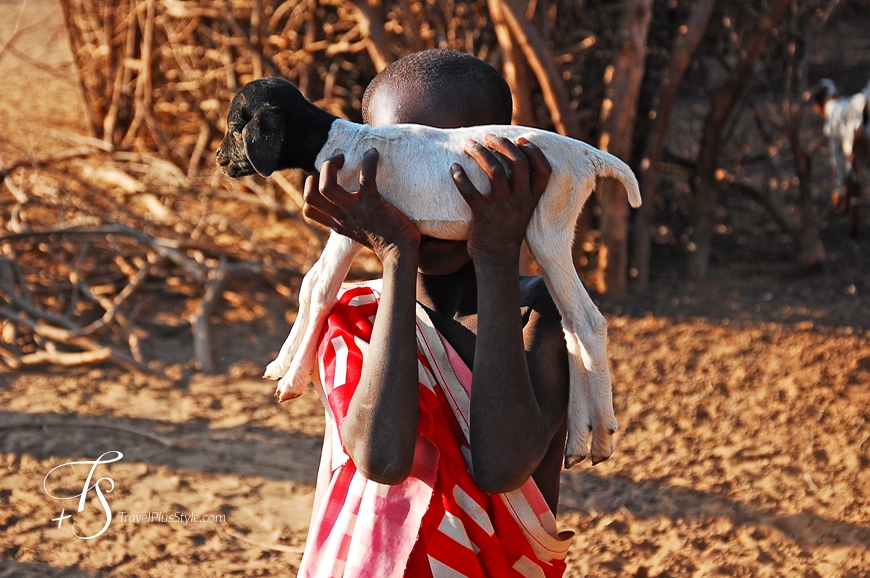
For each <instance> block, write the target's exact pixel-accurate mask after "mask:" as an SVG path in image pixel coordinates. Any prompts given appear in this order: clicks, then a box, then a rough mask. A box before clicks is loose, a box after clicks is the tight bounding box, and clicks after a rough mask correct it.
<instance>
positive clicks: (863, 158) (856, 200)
mask: <svg viewBox="0 0 870 578" xmlns="http://www.w3.org/2000/svg"><path fill="white" fill-rule="evenodd" d="M811 98H812V100H813V108H814V110H815V111H816V112H817V113H818V114H820V115H821V116H822V117H823V118H824V119H825V124H824V132H825V136H827V137H828V139H829V142H828V149H829V151H830V154H831V164H832V165H833V168H834V171H835V176H836V186H835V188H834V191H833V193H832V194H831V201H832V202H833V204H834V207H836V208H837V209H838V210H839V211H840V212H842V213H849V214H850V217H851V234H852V236H853V237H857V236H858V225H859V224H860V220H861V213H860V208H861V171H862V170H863V168H864V166H865V165H866V164H867V163H868V161H870V82H868V83H867V86H866V87H865V88H864V90H863V91H862V92H859V93H857V94H854V95H852V96H840V91H839V89H838V88H837V86H836V85H835V84H834V82H833V81H832V80H830V79H827V78H825V79H823V80H821V81H819V83H818V84H817V85H816V88H815V89H814V90H813V92H812V94H811Z"/></svg>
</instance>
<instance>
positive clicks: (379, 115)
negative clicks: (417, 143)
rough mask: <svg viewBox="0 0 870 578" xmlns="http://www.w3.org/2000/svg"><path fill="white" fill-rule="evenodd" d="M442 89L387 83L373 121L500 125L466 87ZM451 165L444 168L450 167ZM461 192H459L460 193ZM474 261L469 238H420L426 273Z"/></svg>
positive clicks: (374, 105)
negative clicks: (422, 89)
mask: <svg viewBox="0 0 870 578" xmlns="http://www.w3.org/2000/svg"><path fill="white" fill-rule="evenodd" d="M452 88H453V89H454V90H452V91H450V92H449V93H448V91H446V90H445V91H441V93H439V94H421V92H420V90H419V89H417V88H416V87H413V86H397V85H390V84H388V83H385V84H384V85H381V86H380V87H378V89H377V91H376V92H375V93H374V94H373V95H372V99H371V102H370V104H369V111H370V118H369V119H368V121H369V124H371V125H372V126H382V125H386V124H405V123H412V124H422V125H427V126H434V127H436V128H460V127H463V126H476V125H485V124H497V123H498V120H497V117H496V115H495V114H493V113H492V112H491V111H489V110H481V109H485V107H484V106H480V105H477V106H475V98H472V97H470V95H467V94H466V95H464V96H465V97H466V98H463V94H462V92H463V91H462V90H461V89H458V90H457V89H456V88H457V87H452ZM449 168H450V167H444V170H445V171H447V170H449ZM457 194H459V193H457ZM469 261H471V257H469V255H468V244H467V243H466V242H465V241H444V240H441V239H435V238H432V237H427V236H423V238H422V239H421V241H420V263H419V267H418V269H419V271H420V272H421V273H423V274H426V275H447V274H449V273H454V272H456V271H458V270H459V269H461V268H462V267H464V266H465V265H466V264H468V262H469Z"/></svg>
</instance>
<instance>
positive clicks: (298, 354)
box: [266, 232, 362, 401]
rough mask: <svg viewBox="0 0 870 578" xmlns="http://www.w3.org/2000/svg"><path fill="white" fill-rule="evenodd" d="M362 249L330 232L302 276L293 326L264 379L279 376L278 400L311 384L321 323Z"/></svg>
mask: <svg viewBox="0 0 870 578" xmlns="http://www.w3.org/2000/svg"><path fill="white" fill-rule="evenodd" d="M361 248H362V245H360V244H359V243H357V242H355V241H353V240H351V239H349V238H347V237H344V236H342V235H339V234H338V233H335V232H332V233H331V234H330V236H329V240H328V241H327V242H326V246H325V247H324V248H323V254H322V255H321V256H320V259H318V260H317V263H315V264H314V266H312V267H311V269H310V270H309V271H308V273H306V274H305V278H304V279H303V280H302V287H301V288H300V290H299V313H298V314H297V317H296V323H294V324H293V329H292V330H291V332H290V336H289V337H288V338H287V341H286V342H285V343H284V346H283V347H282V348H281V353H280V354H279V355H278V357H277V358H276V359H275V361H273V362H272V363H270V364H269V367H267V369H266V377H270V378H273V379H274V378H277V377H280V381H279V382H278V387H277V389H276V391H275V395H277V396H278V399H279V400H280V401H286V400H288V399H293V398H295V397H299V396H300V395H301V394H302V391H303V390H304V388H305V386H306V385H307V384H308V382H309V381H310V379H311V374H312V373H313V371H314V364H315V360H316V355H317V338H318V336H319V335H320V330H321V328H322V326H323V322H324V320H325V319H326V316H327V315H328V314H329V311H330V310H331V309H332V306H333V305H334V304H335V299H336V296H337V295H338V290H339V288H340V287H341V283H342V281H344V278H345V277H346V276H347V272H348V271H349V270H350V266H351V264H353V259H354V257H356V255H357V253H359V251H360V249H361ZM282 370H284V371H283V372H282ZM282 376H283V377H282Z"/></svg>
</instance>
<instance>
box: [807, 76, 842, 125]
mask: <svg viewBox="0 0 870 578" xmlns="http://www.w3.org/2000/svg"><path fill="white" fill-rule="evenodd" d="M839 97H840V90H839V89H838V88H837V85H836V84H834V81H833V80H830V79H828V78H823V79H822V80H820V81H819V82H818V83H817V84H816V85H815V86H814V87H813V88H812V89H810V91H809V92H807V93H806V94H805V96H804V99H805V100H809V101H811V102H812V103H813V110H814V111H815V112H816V113H817V114H820V115H822V116H825V105H826V104H827V103H828V101H829V100H831V99H834V98H839Z"/></svg>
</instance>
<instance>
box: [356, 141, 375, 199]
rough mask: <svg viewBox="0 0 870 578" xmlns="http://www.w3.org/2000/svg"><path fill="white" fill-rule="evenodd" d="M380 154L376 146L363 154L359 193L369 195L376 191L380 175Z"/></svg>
mask: <svg viewBox="0 0 870 578" xmlns="http://www.w3.org/2000/svg"><path fill="white" fill-rule="evenodd" d="M379 158H380V154H379V153H378V150H377V149H375V148H371V149H369V150H367V151H366V152H365V153H364V154H363V158H362V166H361V167H360V173H359V193H360V195H363V196H369V195H371V194H372V193H376V192H377V190H378V187H377V176H378V159H379Z"/></svg>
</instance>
